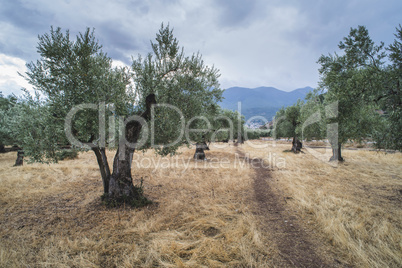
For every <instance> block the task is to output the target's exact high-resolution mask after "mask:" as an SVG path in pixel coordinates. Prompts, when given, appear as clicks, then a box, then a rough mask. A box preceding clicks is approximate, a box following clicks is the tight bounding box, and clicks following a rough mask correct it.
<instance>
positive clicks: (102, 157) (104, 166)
mask: <svg viewBox="0 0 402 268" xmlns="http://www.w3.org/2000/svg"><path fill="white" fill-rule="evenodd" d="M92 150H93V151H94V153H95V156H96V160H97V161H98V165H99V170H100V173H101V176H102V182H103V192H104V194H108V193H109V182H110V169H109V164H108V162H107V157H106V151H105V148H99V147H94V148H92Z"/></svg>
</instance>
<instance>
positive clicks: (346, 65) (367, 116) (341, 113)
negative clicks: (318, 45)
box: [318, 26, 385, 144]
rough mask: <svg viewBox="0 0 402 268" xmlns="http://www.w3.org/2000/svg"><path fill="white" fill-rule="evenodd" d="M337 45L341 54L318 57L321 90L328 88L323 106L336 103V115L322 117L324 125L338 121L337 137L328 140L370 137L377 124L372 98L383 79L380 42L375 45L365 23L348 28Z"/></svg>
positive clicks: (342, 141) (344, 140)
mask: <svg viewBox="0 0 402 268" xmlns="http://www.w3.org/2000/svg"><path fill="white" fill-rule="evenodd" d="M339 48H340V49H341V50H343V52H344V54H343V55H341V56H339V55H337V54H335V55H329V56H324V55H323V56H321V57H320V59H319V60H318V63H320V64H321V68H320V70H319V72H320V75H321V81H320V89H321V90H323V91H327V93H326V95H325V100H324V106H328V105H331V104H332V103H335V102H336V103H337V104H336V105H337V115H336V116H335V117H331V116H326V117H325V121H326V124H331V123H337V124H338V135H337V138H336V139H337V140H336V141H335V140H334V141H331V139H330V142H331V144H342V143H344V142H346V141H347V140H348V139H353V140H361V139H362V138H370V137H371V136H372V133H373V131H374V130H375V129H377V127H378V126H379V125H378V122H379V116H378V113H376V112H375V111H376V109H378V106H377V105H376V104H375V103H374V102H373V99H374V96H375V94H377V92H378V89H379V88H381V86H382V83H381V81H382V80H383V78H384V75H383V71H382V70H383V62H382V60H383V59H384V57H385V53H384V51H383V44H381V45H379V46H376V45H375V44H374V42H373V41H372V40H371V39H370V37H369V34H368V31H367V29H366V28H365V27H364V26H359V27H358V28H357V29H351V30H350V34H349V36H348V37H345V38H344V42H341V43H340V44H339ZM329 138H330V137H329Z"/></svg>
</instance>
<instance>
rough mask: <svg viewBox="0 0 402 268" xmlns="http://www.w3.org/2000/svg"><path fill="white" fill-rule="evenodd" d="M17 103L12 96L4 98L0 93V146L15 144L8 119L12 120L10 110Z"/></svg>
mask: <svg viewBox="0 0 402 268" xmlns="http://www.w3.org/2000/svg"><path fill="white" fill-rule="evenodd" d="M16 103H17V98H16V97H15V96H14V95H10V96H8V97H4V96H3V94H2V92H1V91H0V145H14V144H16V140H15V137H14V135H13V131H12V128H11V126H10V119H11V118H12V111H11V110H12V108H13V106H14V105H16Z"/></svg>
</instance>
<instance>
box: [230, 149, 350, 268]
mask: <svg viewBox="0 0 402 268" xmlns="http://www.w3.org/2000/svg"><path fill="white" fill-rule="evenodd" d="M237 151H238V153H239V155H240V157H243V158H244V159H245V160H246V161H248V163H249V164H250V165H251V167H252V168H253V169H254V171H255V176H254V185H253V190H254V199H255V200H253V201H254V202H255V203H256V204H257V205H256V207H255V209H254V214H255V215H257V217H258V218H259V220H260V222H259V224H260V228H261V230H262V231H263V232H265V233H267V234H269V237H270V239H273V240H274V241H270V242H271V243H272V242H273V243H274V244H275V245H276V247H277V250H278V251H279V256H281V259H278V260H275V264H276V265H278V266H279V267H347V266H346V265H345V264H344V263H343V262H342V261H340V260H339V259H338V258H336V257H335V256H334V253H333V252H332V251H331V248H330V246H329V245H328V244H327V243H326V242H325V241H321V240H320V238H319V236H318V235H316V234H315V231H314V230H312V229H310V228H309V227H308V226H307V225H306V224H305V223H303V222H302V220H301V218H300V216H299V215H298V214H297V212H295V211H291V209H289V208H288V207H287V205H286V203H287V201H286V200H287V198H289V197H286V196H283V194H282V193H281V192H280V190H279V189H278V188H277V187H276V185H275V182H274V180H273V179H272V177H271V176H270V169H269V168H267V167H266V166H264V162H263V160H262V159H259V158H253V159H249V158H247V157H246V156H245V154H244V152H243V151H242V150H241V149H238V150H237Z"/></svg>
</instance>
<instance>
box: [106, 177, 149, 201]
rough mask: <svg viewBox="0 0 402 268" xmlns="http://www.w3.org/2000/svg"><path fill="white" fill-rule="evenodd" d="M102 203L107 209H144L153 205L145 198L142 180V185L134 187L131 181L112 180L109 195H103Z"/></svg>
mask: <svg viewBox="0 0 402 268" xmlns="http://www.w3.org/2000/svg"><path fill="white" fill-rule="evenodd" d="M102 202H103V203H104V204H105V205H106V206H107V207H120V206H130V207H143V206H146V205H149V204H152V201H151V200H149V199H148V198H146V197H145V196H144V191H143V185H142V179H141V184H140V185H138V186H134V185H133V183H132V181H131V179H127V180H116V179H115V178H113V177H111V178H110V183H109V193H108V194H103V195H102Z"/></svg>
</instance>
